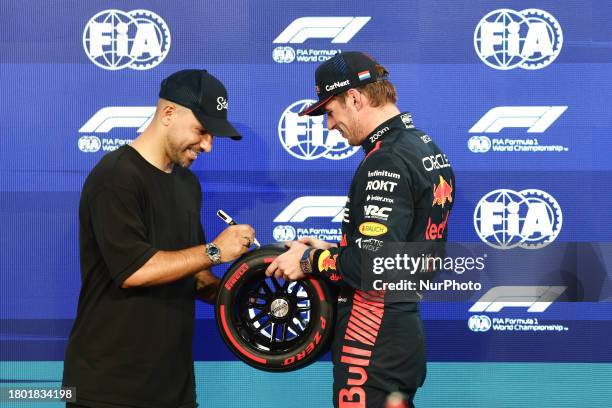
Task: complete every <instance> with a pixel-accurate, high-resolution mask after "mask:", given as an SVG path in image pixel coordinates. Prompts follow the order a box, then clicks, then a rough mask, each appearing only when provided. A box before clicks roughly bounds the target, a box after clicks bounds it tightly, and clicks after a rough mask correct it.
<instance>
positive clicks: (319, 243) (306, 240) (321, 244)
mask: <svg viewBox="0 0 612 408" xmlns="http://www.w3.org/2000/svg"><path fill="white" fill-rule="evenodd" d="M298 241H299V242H301V243H302V244H306V245H308V246H309V247H311V248H314V249H323V250H325V249H329V248H334V247H336V244H331V243H329V242H325V241H323V240H321V239H317V238H314V237H303V238H300V239H299V240H298Z"/></svg>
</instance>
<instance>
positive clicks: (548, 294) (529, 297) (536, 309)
mask: <svg viewBox="0 0 612 408" xmlns="http://www.w3.org/2000/svg"><path fill="white" fill-rule="evenodd" d="M565 289H567V286H497V287H494V288H493V289H491V290H489V291H488V292H487V293H485V294H484V296H483V297H481V298H480V299H479V300H478V302H476V303H475V304H474V306H472V307H471V308H470V312H499V311H500V310H502V309H503V308H504V307H527V308H528V309H527V311H528V312H532V313H541V312H543V311H545V310H546V309H548V307H549V306H550V305H551V304H552V303H553V302H554V301H555V300H556V299H557V298H558V297H559V296H561V294H562V293H563V292H564V291H565Z"/></svg>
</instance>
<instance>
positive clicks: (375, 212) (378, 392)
mask: <svg viewBox="0 0 612 408" xmlns="http://www.w3.org/2000/svg"><path fill="white" fill-rule="evenodd" d="M362 147H363V149H364V150H365V154H366V156H365V158H364V159H363V161H362V162H361V164H360V166H359V168H358V169H357V171H356V173H355V176H354V177H353V181H352V182H351V187H350V192H349V197H348V200H347V204H346V208H345V213H344V221H343V223H342V233H343V235H342V241H341V242H340V246H339V247H337V248H332V249H329V250H317V251H316V252H315V254H314V260H313V271H314V273H317V274H321V275H323V276H324V277H325V278H326V279H327V280H328V281H330V282H332V283H335V284H338V285H340V295H339V297H338V317H337V323H336V331H335V332H336V335H335V337H334V341H333V345H332V353H333V361H334V406H335V407H346V408H348V407H351V408H357V407H369V408H370V407H383V406H384V401H385V399H386V397H387V395H388V394H389V393H391V392H393V391H399V392H402V393H403V394H405V395H406V396H407V397H408V399H407V403H408V405H412V398H413V397H414V394H415V393H416V390H417V388H418V387H420V386H421V385H422V384H423V382H424V380H425V373H426V365H425V341H424V335H423V328H422V323H421V319H420V316H419V310H418V303H417V300H418V297H417V296H414V297H413V298H412V300H408V301H402V302H388V301H385V298H386V297H388V295H389V293H388V292H389V291H384V290H373V289H372V290H365V289H364V287H363V286H362V280H363V278H364V276H363V275H362V273H370V272H371V270H370V272H368V271H364V270H363V265H362V264H361V263H362V259H364V258H363V257H362V255H363V254H364V253H366V254H367V255H369V256H374V255H375V254H376V253H377V252H378V251H380V250H381V249H383V248H384V246H385V245H388V246H393V243H414V242H416V243H419V242H421V243H422V242H425V241H436V242H443V241H446V236H447V232H448V229H447V228H446V225H447V222H448V217H449V213H450V211H451V208H452V205H453V201H454V188H455V178H454V174H453V171H452V169H451V166H450V163H449V161H448V160H447V158H446V155H445V154H444V153H443V152H442V151H441V150H440V149H439V148H438V146H436V144H435V143H434V142H433V141H432V140H431V138H430V137H429V136H428V135H426V134H425V133H423V132H422V131H420V130H418V129H416V128H415V127H414V125H413V124H412V118H411V116H410V113H402V114H399V115H397V116H395V117H393V118H391V119H389V120H387V121H386V122H384V123H382V124H381V125H380V126H378V127H377V128H376V129H375V130H374V131H373V132H372V133H371V134H370V135H369V136H368V138H367V139H366V140H365V142H364V143H363V145H362ZM442 245H443V244H442Z"/></svg>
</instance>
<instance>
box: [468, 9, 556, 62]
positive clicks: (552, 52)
mask: <svg viewBox="0 0 612 408" xmlns="http://www.w3.org/2000/svg"><path fill="white" fill-rule="evenodd" d="M562 46H563V31H562V30H561V26H560V25H559V22H558V21H557V20H556V19H555V18H554V17H553V16H552V15H551V14H550V13H548V12H546V11H544V10H539V9H525V10H521V11H515V10H511V9H499V10H494V11H491V12H490V13H488V14H487V15H486V16H484V17H483V18H482V20H480V22H479V23H478V25H477V26H476V30H474V48H475V49H476V53H477V54H478V57H480V59H481V60H482V62H484V63H485V64H487V65H488V66H490V67H491V68H495V69H500V70H509V69H514V68H517V67H519V68H523V69H532V70H533V69H540V68H544V67H546V66H548V65H550V64H551V63H552V62H553V61H554V60H555V59H556V58H557V57H558V56H559V53H560V52H561V47H562Z"/></svg>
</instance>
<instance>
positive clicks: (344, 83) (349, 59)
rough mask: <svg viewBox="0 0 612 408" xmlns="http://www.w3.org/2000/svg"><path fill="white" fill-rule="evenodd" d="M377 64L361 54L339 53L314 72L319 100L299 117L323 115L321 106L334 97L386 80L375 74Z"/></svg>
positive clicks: (353, 52)
mask: <svg viewBox="0 0 612 408" xmlns="http://www.w3.org/2000/svg"><path fill="white" fill-rule="evenodd" d="M377 64H378V63H377V62H376V61H375V60H374V58H372V57H370V56H369V55H367V54H364V53H362V52H355V51H349V52H341V53H338V54H336V55H334V56H333V57H332V58H330V59H328V60H327V61H325V62H324V63H322V64H321V65H319V68H317V70H316V71H315V83H316V84H317V86H316V90H317V95H318V96H319V100H318V101H317V102H316V103H314V104H312V105H310V106H309V107H307V108H306V109H304V110H303V111H302V112H300V116H303V115H310V116H319V115H323V114H324V113H325V111H324V110H323V106H325V104H326V103H327V102H329V101H330V99H331V98H333V97H334V96H335V95H339V94H341V93H342V92H344V91H348V90H349V89H351V88H357V87H359V86H362V85H366V84H369V83H371V82H376V81H379V80H382V79H386V76H379V75H378V74H377V73H376V65H377Z"/></svg>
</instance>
